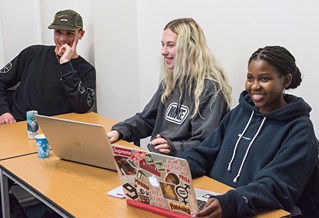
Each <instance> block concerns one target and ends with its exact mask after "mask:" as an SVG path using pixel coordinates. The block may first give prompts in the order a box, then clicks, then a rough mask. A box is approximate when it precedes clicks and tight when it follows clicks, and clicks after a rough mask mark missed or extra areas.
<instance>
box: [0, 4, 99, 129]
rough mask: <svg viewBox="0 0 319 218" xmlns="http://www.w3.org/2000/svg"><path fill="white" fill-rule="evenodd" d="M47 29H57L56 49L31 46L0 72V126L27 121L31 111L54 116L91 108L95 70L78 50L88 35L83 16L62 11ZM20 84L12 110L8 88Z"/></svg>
mask: <svg viewBox="0 0 319 218" xmlns="http://www.w3.org/2000/svg"><path fill="white" fill-rule="evenodd" d="M48 28H49V29H53V30H54V42H55V46H45V45H33V46H30V47H28V48H26V49H24V50H23V51H22V52H21V53H20V54H19V55H18V56H17V57H15V58H14V59H13V60H12V61H11V62H10V63H8V64H7V65H6V66H5V67H4V68H2V69H1V70H0V124H8V123H14V122H16V121H21V120H25V119H26V111H28V110H37V111H38V113H39V114H44V115H48V116H53V115H57V114H64V113H69V112H77V113H84V112H87V111H88V110H90V108H91V107H92V105H93V103H94V100H95V86H96V84H95V83H96V72H95V68H94V67H93V66H92V65H91V64H89V63H88V62H87V61H86V60H85V59H83V58H82V57H81V56H79V55H78V54H77V51H76V47H77V43H78V41H79V40H80V39H82V37H83V36H84V33H85V31H84V30H83V21H82V18H81V16H80V15H79V14H78V13H77V12H75V11H73V10H63V11H59V12H57V13H56V14H55V17H54V20H53V23H52V24H51V25H50V26H49V27H48ZM17 84H19V86H18V88H17V90H16V91H15V95H14V97H13V104H12V106H11V107H10V106H9V104H8V101H7V97H6V93H7V89H8V88H10V87H14V86H15V85H17Z"/></svg>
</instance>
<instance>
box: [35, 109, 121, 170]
mask: <svg viewBox="0 0 319 218" xmlns="http://www.w3.org/2000/svg"><path fill="white" fill-rule="evenodd" d="M36 120H37V122H38V123H39V127H40V129H41V130H42V131H43V133H44V135H45V136H46V138H47V140H48V142H49V144H50V147H51V149H52V150H53V152H54V153H55V155H56V156H58V157H59V158H61V159H63V160H68V161H74V162H78V163H83V164H87V165H92V166H96V167H101V168H105V169H110V170H116V166H115V162H114V160H113V155H112V151H111V142H110V141H109V138H108V137H107V134H106V131H105V129H104V127H103V126H101V125H98V124H91V123H84V122H78V121H73V120H67V119H61V118H55V117H49V116H44V115H36Z"/></svg>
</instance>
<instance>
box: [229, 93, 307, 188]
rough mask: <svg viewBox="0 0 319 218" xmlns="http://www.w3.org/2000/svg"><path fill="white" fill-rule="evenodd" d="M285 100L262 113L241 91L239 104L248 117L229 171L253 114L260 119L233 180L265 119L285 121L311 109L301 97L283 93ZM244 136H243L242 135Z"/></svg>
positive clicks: (234, 150)
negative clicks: (276, 107)
mask: <svg viewBox="0 0 319 218" xmlns="http://www.w3.org/2000/svg"><path fill="white" fill-rule="evenodd" d="M284 99H285V101H286V102H287V106H285V107H281V108H278V109H276V110H273V111H272V112H270V113H269V114H266V115H265V114H262V113H260V112H259V110H258V108H257V107H256V106H255V105H254V103H253V101H252V100H251V98H250V95H249V94H248V92H247V91H243V92H242V93H241V95H240V97H239V106H241V107H243V108H244V109H247V110H249V111H250V118H249V120H248V121H247V123H246V125H245V127H244V128H243V130H242V132H241V133H240V134H239V135H238V136H239V137H238V139H237V141H236V144H235V146H234V149H233V152H232V156H231V159H230V161H229V162H228V167H227V170H228V171H231V170H232V165H233V163H234V160H235V157H236V154H237V149H238V146H239V144H240V141H241V140H242V139H243V137H244V135H245V133H246V131H247V129H248V128H249V126H250V125H251V122H252V119H253V117H254V116H257V117H261V118H262V120H261V122H260V124H259V126H258V128H257V129H256V131H255V133H254V135H253V137H252V139H251V141H250V143H249V144H248V146H247V148H246V151H245V154H244V156H243V159H242V161H241V164H240V167H239V169H238V171H237V175H236V176H235V177H234V179H233V182H234V183H237V181H238V179H239V177H240V176H241V172H242V169H243V167H244V164H245V162H246V159H247V156H248V153H249V151H250V149H251V147H252V146H253V144H254V142H255V140H256V138H257V137H258V135H259V134H260V133H261V132H262V129H263V125H264V123H265V121H266V120H275V121H280V122H286V121H287V123H288V122H289V121H291V120H293V119H294V118H296V117H300V116H305V115H306V116H307V117H309V113H310V111H311V107H310V106H309V105H308V104H307V103H306V102H305V101H304V100H303V99H302V98H299V97H296V96H293V95H288V94H285V96H284ZM244 138H245V137H244Z"/></svg>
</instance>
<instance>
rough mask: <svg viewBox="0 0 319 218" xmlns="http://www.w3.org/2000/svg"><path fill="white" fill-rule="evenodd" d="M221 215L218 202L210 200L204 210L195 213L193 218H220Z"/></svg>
mask: <svg viewBox="0 0 319 218" xmlns="http://www.w3.org/2000/svg"><path fill="white" fill-rule="evenodd" d="M222 214H223V213H222V206H221V205H220V203H219V201H218V200H217V199H216V198H210V199H208V201H207V203H206V205H205V207H204V209H202V210H201V211H199V212H198V213H196V214H195V216H194V217H205V218H221V217H222Z"/></svg>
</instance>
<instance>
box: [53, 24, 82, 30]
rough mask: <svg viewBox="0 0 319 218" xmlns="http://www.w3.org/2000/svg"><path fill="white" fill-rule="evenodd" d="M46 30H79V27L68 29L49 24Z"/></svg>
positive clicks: (67, 27)
mask: <svg viewBox="0 0 319 218" xmlns="http://www.w3.org/2000/svg"><path fill="white" fill-rule="evenodd" d="M48 29H55V30H79V29H81V28H80V27H69V26H60V25H53V24H51V25H50V26H48Z"/></svg>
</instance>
